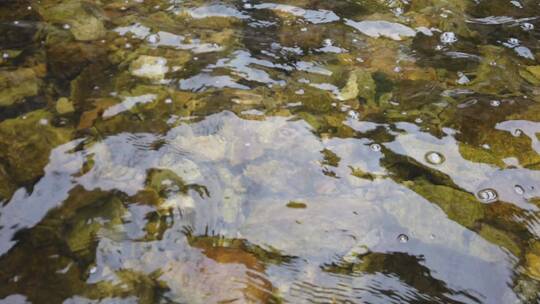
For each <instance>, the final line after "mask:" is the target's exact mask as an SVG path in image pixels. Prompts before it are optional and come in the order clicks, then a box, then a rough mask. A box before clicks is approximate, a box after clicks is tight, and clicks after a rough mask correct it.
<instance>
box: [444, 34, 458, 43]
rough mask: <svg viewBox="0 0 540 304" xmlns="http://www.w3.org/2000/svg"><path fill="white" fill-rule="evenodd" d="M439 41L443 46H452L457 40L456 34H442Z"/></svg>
mask: <svg viewBox="0 0 540 304" xmlns="http://www.w3.org/2000/svg"><path fill="white" fill-rule="evenodd" d="M440 39H441V42H442V43H444V44H452V43H454V42H456V41H457V40H458V39H457V37H456V34H454V33H453V32H444V33H442V34H441V38H440Z"/></svg>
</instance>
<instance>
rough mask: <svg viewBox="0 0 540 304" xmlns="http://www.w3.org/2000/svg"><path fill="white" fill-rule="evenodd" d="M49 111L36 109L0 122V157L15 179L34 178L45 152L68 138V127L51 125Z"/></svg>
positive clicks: (40, 169)
mask: <svg viewBox="0 0 540 304" xmlns="http://www.w3.org/2000/svg"><path fill="white" fill-rule="evenodd" d="M51 119H52V115H51V114H50V113H49V112H46V111H43V110H40V111H35V112H31V113H29V114H26V115H25V116H23V117H19V118H16V119H9V120H5V121H3V122H2V123H0V158H1V159H3V160H4V161H5V162H6V163H7V164H8V168H9V171H8V174H9V176H10V177H11V179H12V180H13V181H15V182H16V183H25V182H30V181H33V180H35V179H36V178H37V177H39V176H40V175H42V174H43V168H44V167H45V165H47V163H48V162H49V153H50V151H51V150H52V149H53V148H55V147H56V146H58V145H60V144H62V143H65V142H67V141H68V140H70V138H71V130H69V129H66V128H56V127H53V126H52V125H51V124H50V123H49V122H50V120H51Z"/></svg>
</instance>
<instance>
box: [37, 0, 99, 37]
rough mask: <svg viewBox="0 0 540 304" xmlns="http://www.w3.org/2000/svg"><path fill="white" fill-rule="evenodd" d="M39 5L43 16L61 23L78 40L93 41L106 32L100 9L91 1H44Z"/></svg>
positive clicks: (49, 20)
mask: <svg viewBox="0 0 540 304" xmlns="http://www.w3.org/2000/svg"><path fill="white" fill-rule="evenodd" d="M43 2H44V3H42V4H41V5H40V6H39V7H38V10H39V13H40V15H41V16H42V18H43V19H44V20H46V21H48V22H51V23H58V24H61V25H62V27H63V28H64V29H65V30H69V31H70V32H71V33H72V34H73V36H74V37H75V39H76V40H79V41H91V40H96V39H99V38H101V37H103V36H104V35H105V34H106V30H105V26H104V25H103V21H102V17H101V16H100V13H99V9H98V7H97V6H94V5H93V4H91V3H90V2H86V1H80V0H68V1H63V2H61V3H56V2H54V3H50V2H51V1H46V2H45V1H43Z"/></svg>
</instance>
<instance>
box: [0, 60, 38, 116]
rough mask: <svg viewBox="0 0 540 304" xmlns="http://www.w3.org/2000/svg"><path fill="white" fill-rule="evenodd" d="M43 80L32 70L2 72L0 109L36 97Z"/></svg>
mask: <svg viewBox="0 0 540 304" xmlns="http://www.w3.org/2000/svg"><path fill="white" fill-rule="evenodd" d="M40 86H41V80H40V79H39V78H38V77H37V75H36V72H35V71H34V70H33V69H31V68H21V69H18V70H15V71H0V107H5V106H10V105H12V104H14V103H15V102H18V101H21V100H22V99H23V98H25V97H30V96H36V95H37V94H38V92H39V88H40Z"/></svg>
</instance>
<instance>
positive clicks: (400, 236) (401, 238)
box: [397, 233, 409, 243]
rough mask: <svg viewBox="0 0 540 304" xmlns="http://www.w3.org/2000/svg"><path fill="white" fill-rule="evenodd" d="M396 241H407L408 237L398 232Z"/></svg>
mask: <svg viewBox="0 0 540 304" xmlns="http://www.w3.org/2000/svg"><path fill="white" fill-rule="evenodd" d="M397 240H398V242H400V243H407V242H408V241H409V237H408V236H407V235H406V234H403V233H402V234H400V235H398V237H397Z"/></svg>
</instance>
